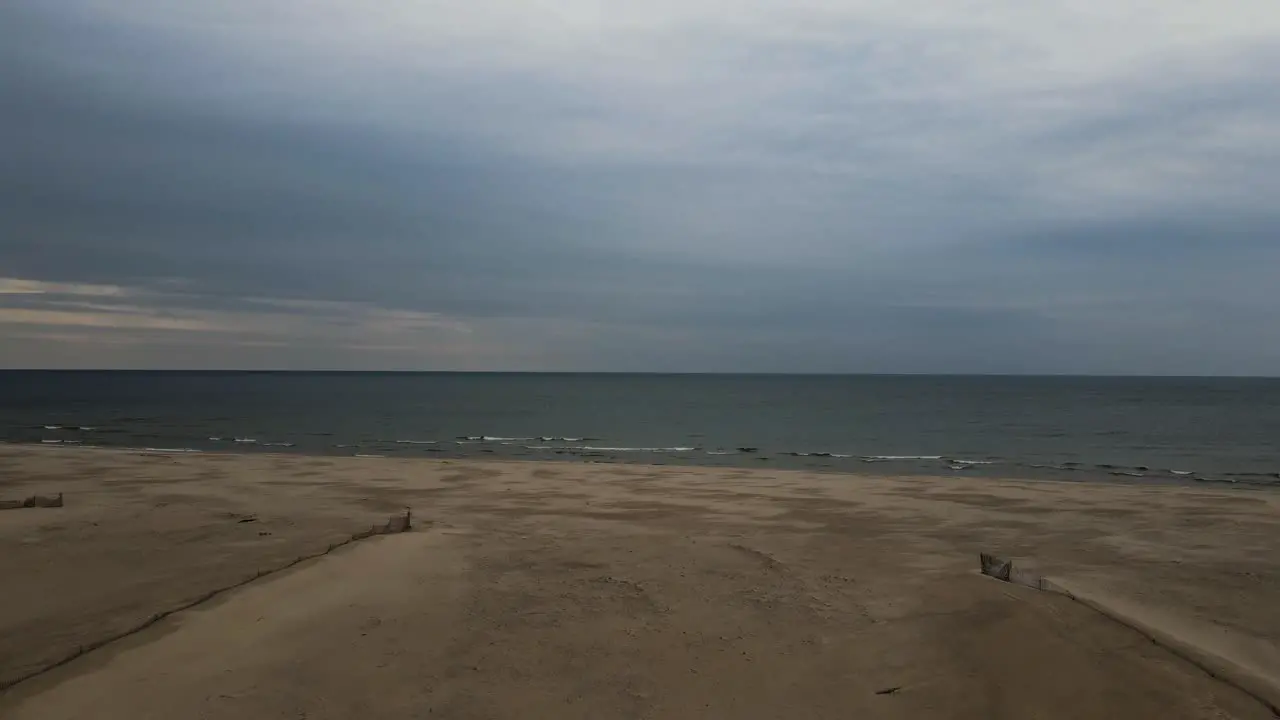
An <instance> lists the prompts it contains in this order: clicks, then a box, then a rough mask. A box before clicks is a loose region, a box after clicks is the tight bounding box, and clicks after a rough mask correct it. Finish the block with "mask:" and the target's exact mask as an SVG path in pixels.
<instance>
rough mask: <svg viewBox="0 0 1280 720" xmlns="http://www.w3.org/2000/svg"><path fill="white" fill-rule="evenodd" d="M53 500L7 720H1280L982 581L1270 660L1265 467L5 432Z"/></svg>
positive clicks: (1148, 649)
mask: <svg viewBox="0 0 1280 720" xmlns="http://www.w3.org/2000/svg"><path fill="white" fill-rule="evenodd" d="M58 493H63V494H64V498H65V505H64V506H63V507H59V508H28V509H20V510H6V511H0V574H2V576H3V577H4V578H5V580H4V592H3V593H0V686H11V687H8V689H7V690H5V691H3V692H2V693H0V717H4V718H13V719H14V720H27V719H29V718H31V719H34V718H40V719H41V720H48V719H56V718H81V717H94V718H172V717H201V718H300V717H306V718H310V719H312V720H314V719H315V718H350V717H368V718H381V717H386V718H392V717H395V718H404V717H445V718H471V717H487V718H505V717H510V718H516V717H519V718H601V717H612V718H687V717H704V718H712V717H723V718H731V717H732V718H779V717H876V718H904V719H905V718H926V717H947V718H966V719H967V718H974V719H977V718H1080V717H1090V718H1108V717H1114V718H1141V717H1159V718H1241V719H1245V718H1267V717H1273V716H1274V715H1273V712H1272V711H1271V710H1270V709H1268V707H1267V705H1266V704H1265V702H1266V699H1265V698H1262V699H1259V698H1257V697H1254V696H1252V695H1251V694H1250V693H1249V692H1246V691H1245V690H1242V689H1240V688H1238V687H1236V686H1235V685H1234V684H1233V683H1232V682H1231V681H1230V678H1223V677H1213V676H1212V675H1211V674H1210V673H1207V672H1205V670H1203V669H1202V668H1201V667H1198V666H1197V665H1196V664H1194V663H1193V662H1192V661H1191V660H1189V659H1187V658H1186V657H1183V656H1181V655H1179V654H1177V653H1175V652H1173V651H1171V650H1169V649H1167V648H1166V647H1164V646H1162V645H1160V644H1158V643H1155V642H1152V641H1151V639H1149V638H1148V637H1147V636H1145V635H1143V634H1141V633H1139V632H1138V631H1135V630H1134V629H1132V628H1130V627H1128V626H1126V625H1124V624H1122V623H1120V622H1117V621H1116V620H1113V619H1111V618H1108V617H1107V616H1105V615H1104V614H1102V613H1099V612H1098V611H1097V610H1095V609H1094V608H1091V607H1088V606H1086V605H1085V604H1082V603H1080V602H1076V601H1073V600H1072V599H1070V598H1068V597H1065V596H1063V595H1060V594H1055V593H1051V592H1043V591H1038V590H1034V589H1030V588H1026V587H1021V586H1018V585H1014V584H1009V583H1001V582H999V581H996V580H993V579H991V578H987V577H984V576H981V575H980V574H979V573H978V572H977V566H978V562H977V559H978V554H979V553H980V552H996V553H999V554H1001V555H1004V556H1007V557H1014V558H1018V559H1019V560H1020V561H1025V562H1026V563H1028V564H1029V565H1030V566H1032V567H1035V568H1036V569H1037V570H1038V571H1040V572H1043V573H1044V574H1046V575H1049V576H1051V577H1053V578H1055V579H1061V580H1062V581H1063V582H1067V583H1070V584H1071V585H1072V587H1076V588H1084V589H1087V590H1088V592H1089V593H1090V595H1091V596H1092V597H1097V598H1104V599H1107V601H1108V602H1110V603H1112V604H1114V605H1115V606H1119V607H1125V608H1127V609H1128V610H1129V611H1130V613H1131V614H1137V615H1140V616H1142V617H1144V618H1147V619H1149V620H1150V621H1151V622H1152V623H1153V624H1157V625H1159V626H1160V627H1162V628H1165V629H1168V630H1170V631H1171V632H1175V633H1176V634H1177V635H1178V636H1179V637H1182V638H1184V639H1186V640H1187V641H1188V642H1190V643H1194V644H1196V645H1198V646H1201V647H1208V648H1210V649H1212V650H1213V652H1215V653H1217V654H1219V655H1223V656H1227V657H1229V659H1231V660H1232V662H1234V663H1236V664H1237V665H1239V666H1240V667H1242V668H1244V669H1245V670H1247V671H1250V672H1252V673H1253V674H1254V675H1256V676H1263V677H1262V678H1261V679H1262V680H1263V681H1264V682H1265V681H1274V680H1275V677H1274V676H1269V675H1268V673H1275V672H1280V671H1277V668H1280V653H1277V650H1276V648H1278V647H1280V613H1276V612H1275V608H1276V607H1280V573H1278V572H1277V570H1278V569H1280V532H1277V529H1280V493H1278V492H1277V491H1276V490H1274V489H1271V488H1227V487H1220V486H1216V485H1214V486H1194V485H1149V484H1148V485H1136V484H1126V483H1123V482H1116V483H1069V482H1049V481H1035V482H1032V481H1019V480H1012V479H988V478H970V477H923V476H922V477H854V476H849V475H842V474H837V473H821V472H806V471H796V470H774V469H764V468H733V467H679V466H661V467H660V466H649V465H639V464H620V463H591V462H572V463H562V462H550V461H537V462H520V461H502V462H486V461H481V460H472V459H466V460H428V459H419V458H377V457H317V456H306V455H274V454H267V453H259V454H253V455H239V454H233V453H214V452H207V453H164V452H142V451H131V450H119V449H97V448H93V449H91V448H70V447H32V446H25V445H4V446H0V499H14V498H22V497H27V496H30V495H36V494H41V495H50V494H52V495H56V494H58ZM406 508H407V509H410V510H411V511H412V517H413V520H414V527H413V528H412V530H411V531H409V532H405V533H399V534H391V535H376V536H374V537H370V538H368V539H360V540H356V541H352V537H353V536H356V535H359V534H361V533H364V532H365V531H367V530H368V529H369V528H371V527H372V526H375V525H379V524H382V523H385V522H386V521H387V520H388V518H389V517H392V516H395V515H397V514H401V513H403V512H404V511H405V509H406ZM330 548H333V549H332V551H330ZM300 558H302V560H301V562H299V559H300ZM259 576H260V577H259ZM255 578H256V579H255ZM188 606H189V607H188ZM180 608H185V609H180ZM175 611H176V612H175ZM169 613H172V614H169ZM157 616H159V617H157ZM144 625H145V626H146V627H143V628H142V629H138V628H140V627H142V626H144ZM135 630H136V632H135ZM117 637H118V638H119V639H116V640H114V641H112V642H105V641H107V640H109V639H111V638H117ZM104 642H105V644H102V645H101V647H97V648H96V649H91V650H89V651H87V652H81V650H82V649H83V648H86V647H92V646H95V645H98V644H100V643H104ZM77 654H78V657H73V656H76V655H77ZM68 658H73V659H70V660H67V659H68ZM54 666H56V667H54ZM24 678H25V679H24Z"/></svg>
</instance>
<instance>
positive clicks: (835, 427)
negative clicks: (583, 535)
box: [0, 371, 1280, 484]
mask: <svg viewBox="0 0 1280 720" xmlns="http://www.w3.org/2000/svg"><path fill="white" fill-rule="evenodd" d="M0 439H4V440H6V441H9V442H23V443H42V444H48V445H101V446H116V447H131V448H157V449H170V450H193V451H205V452H208V451H232V450H233V451H239V452H262V451H270V452H296V453H316V454H330V455H356V454H360V455H389V456H391V455H394V456H421V457H435V458H469V457H476V458H488V459H497V458H508V459H522V460H530V459H548V460H571V459H591V460H597V461H632V462H646V463H650V462H656V463H669V464H698V465H708V464H712V465H735V466H742V465H748V466H759V467H784V468H807V469H825V470H834V471H844V472H864V473H875V474H930V475H937V474H942V475H946V474H963V475H990V476H1017V477H1053V478H1065V479H1081V480H1084V479H1110V480H1122V481H1133V482H1143V481H1192V480H1197V479H1198V480H1201V481H1210V482H1239V483H1252V484H1280V380H1275V379H1204V378H1100V377H1087V378H1086V377H978V376H974V377H962V376H946V377H942V376H811V375H809V376H786V375H755V376H744V375H620V374H452V373H255V372H243V373H239V372H39V371H9V372H0Z"/></svg>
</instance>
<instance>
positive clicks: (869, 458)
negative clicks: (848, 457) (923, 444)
mask: <svg viewBox="0 0 1280 720" xmlns="http://www.w3.org/2000/svg"><path fill="white" fill-rule="evenodd" d="M862 459H863V460H864V461H865V462H893V461H895V460H941V459H942V456H941V455H864V456H863V457H862Z"/></svg>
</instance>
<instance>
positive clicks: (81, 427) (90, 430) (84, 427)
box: [80, 425, 98, 432]
mask: <svg viewBox="0 0 1280 720" xmlns="http://www.w3.org/2000/svg"><path fill="white" fill-rule="evenodd" d="M97 429H98V428H96V427H89V426H87V425H81V426H80V430H81V431H82V432H93V431H94V430H97Z"/></svg>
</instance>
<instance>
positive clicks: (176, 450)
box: [142, 447, 200, 453]
mask: <svg viewBox="0 0 1280 720" xmlns="http://www.w3.org/2000/svg"><path fill="white" fill-rule="evenodd" d="M142 449H143V450H145V451H147V452H161V453H198V452H200V451H199V450H196V449H195V448H155V447H144V448H142Z"/></svg>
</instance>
